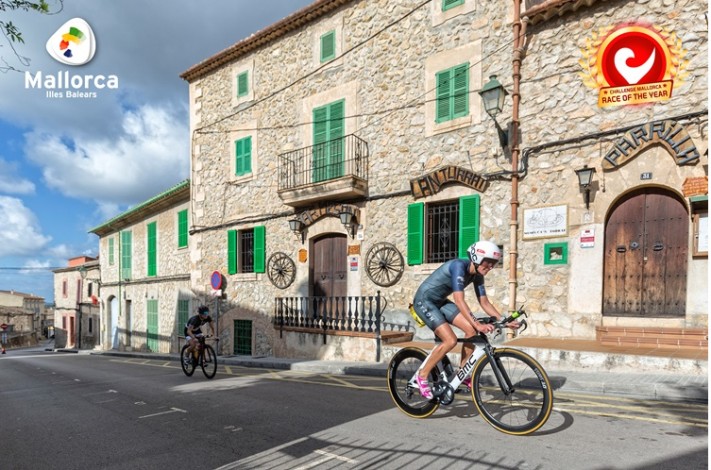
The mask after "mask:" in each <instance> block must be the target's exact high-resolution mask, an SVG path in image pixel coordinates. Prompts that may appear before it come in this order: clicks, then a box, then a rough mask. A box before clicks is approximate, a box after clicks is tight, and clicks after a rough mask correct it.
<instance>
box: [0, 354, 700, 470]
mask: <svg viewBox="0 0 711 470" xmlns="http://www.w3.org/2000/svg"><path fill="white" fill-rule="evenodd" d="M466 398H467V397H466V396H463V395H462V396H461V399H458V400H457V401H455V403H454V404H453V405H452V406H450V407H447V408H441V409H440V410H439V411H438V412H437V413H436V414H435V415H433V416H432V417H430V418H428V419H425V420H415V419H412V418H409V417H407V416H406V415H404V414H403V413H401V412H399V411H398V410H397V409H395V408H394V406H393V404H392V401H391V399H390V396H389V394H388V392H387V390H386V388H385V383H384V381H383V379H382V378H377V377H364V376H341V375H338V376H331V375H325V374H310V373H305V372H294V371H275V370H265V369H254V368H243V367H225V366H221V367H220V368H219V369H218V374H217V377H216V378H215V379H213V380H207V379H205V377H203V376H202V374H201V373H200V371H196V373H195V375H194V376H193V377H185V375H183V374H182V371H181V370H180V368H179V364H178V362H177V361H162V360H149V359H137V358H116V357H108V356H91V355H77V354H58V353H49V352H23V351H12V352H11V354H8V355H4V356H0V469H13V470H14V469H124V468H126V469H128V468H130V469H165V468H196V469H215V468H269V469H297V468H298V469H307V468H385V469H400V468H404V467H407V468H428V469H432V468H489V469H491V468H495V469H563V468H565V469H618V468H619V469H625V470H627V469H654V468H659V469H665V470H666V469H675V468H684V469H706V468H708V408H707V406H706V405H699V404H684V403H676V404H672V403H660V402H651V401H640V400H631V399H622V398H611V397H601V396H594V395H590V396H584V395H572V394H567V395H566V394H562V393H561V394H558V395H556V405H555V410H554V413H553V415H552V416H551V418H550V420H549V421H548V423H547V424H546V425H545V426H544V427H543V428H542V429H541V430H540V431H539V432H537V433H536V434H534V435H532V436H527V437H514V436H508V435H505V434H502V433H500V432H498V431H496V430H495V429H493V428H491V427H490V426H489V425H488V424H486V423H485V422H484V421H483V420H482V419H481V418H480V417H479V416H478V415H477V413H476V410H475V408H474V406H473V405H472V404H471V402H470V401H469V400H467V399H466Z"/></svg>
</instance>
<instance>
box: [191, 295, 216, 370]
mask: <svg viewBox="0 0 711 470" xmlns="http://www.w3.org/2000/svg"><path fill="white" fill-rule="evenodd" d="M197 312H198V314H197V315H193V316H192V317H190V319H189V320H188V322H187V323H186V324H185V330H184V332H185V339H186V340H187V341H188V343H190V347H189V348H188V351H189V353H190V356H188V357H191V356H192V353H193V351H194V350H195V348H196V347H197V345H198V339H197V338H198V337H199V336H202V330H201V329H200V327H201V326H202V325H204V324H205V323H207V324H209V325H210V331H211V332H212V336H215V327H213V326H212V317H211V316H210V309H209V308H207V306H205V305H201V306H199V307H198V309H197Z"/></svg>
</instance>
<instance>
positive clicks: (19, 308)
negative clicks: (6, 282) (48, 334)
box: [0, 290, 47, 346]
mask: <svg viewBox="0 0 711 470" xmlns="http://www.w3.org/2000/svg"><path fill="white" fill-rule="evenodd" d="M46 312H47V310H46V307H45V303H44V297H39V296H37V295H34V294H26V293H24V292H18V291H15V290H0V325H5V328H4V329H0V332H1V333H5V334H4V335H3V338H2V339H4V340H5V341H4V342H3V344H5V345H8V344H11V345H13V346H29V345H33V344H35V343H36V341H37V338H39V337H40V335H41V334H42V324H43V320H44V319H45V315H46Z"/></svg>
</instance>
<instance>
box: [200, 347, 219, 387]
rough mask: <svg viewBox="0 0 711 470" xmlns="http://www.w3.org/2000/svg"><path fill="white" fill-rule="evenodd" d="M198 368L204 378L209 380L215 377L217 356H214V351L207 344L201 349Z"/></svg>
mask: <svg viewBox="0 0 711 470" xmlns="http://www.w3.org/2000/svg"><path fill="white" fill-rule="evenodd" d="M200 366H201V367H202V373H203V374H205V377H207V378H208V379H211V378H213V377H214V376H215V373H216V372H217V356H215V350H214V349H212V346H210V345H209V344H206V345H205V346H204V348H203V351H202V362H201V363H200Z"/></svg>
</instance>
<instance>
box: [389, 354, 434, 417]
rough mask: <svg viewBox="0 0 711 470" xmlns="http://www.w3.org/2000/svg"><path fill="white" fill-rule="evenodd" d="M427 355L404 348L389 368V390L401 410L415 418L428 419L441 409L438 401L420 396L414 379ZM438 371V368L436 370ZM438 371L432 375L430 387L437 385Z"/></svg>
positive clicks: (392, 360) (394, 357)
mask: <svg viewBox="0 0 711 470" xmlns="http://www.w3.org/2000/svg"><path fill="white" fill-rule="evenodd" d="M425 358H427V353H425V351H423V350H421V349H417V348H404V349H401V350H400V351H398V352H397V354H395V355H394V356H393V358H392V359H391V360H390V365H389V366H388V390H389V391H390V396H391V397H392V398H393V401H394V402H395V404H396V405H397V407H398V408H400V410H402V411H403V412H404V413H405V414H407V415H409V416H412V417H413V418H426V417H427V416H429V415H431V414H432V413H434V412H435V411H436V410H437V408H439V402H437V400H434V399H433V400H428V399H426V398H423V397H422V396H421V395H420V390H419V388H418V387H417V385H413V384H412V382H411V381H412V378H413V377H414V376H415V374H416V373H417V369H419V368H420V366H421V365H422V363H423V362H424V361H425ZM435 369H436V368H435ZM436 378H437V375H436V371H435V370H434V369H433V370H432V373H431V374H430V379H429V380H430V386H431V385H432V384H434V383H435V381H436Z"/></svg>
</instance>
